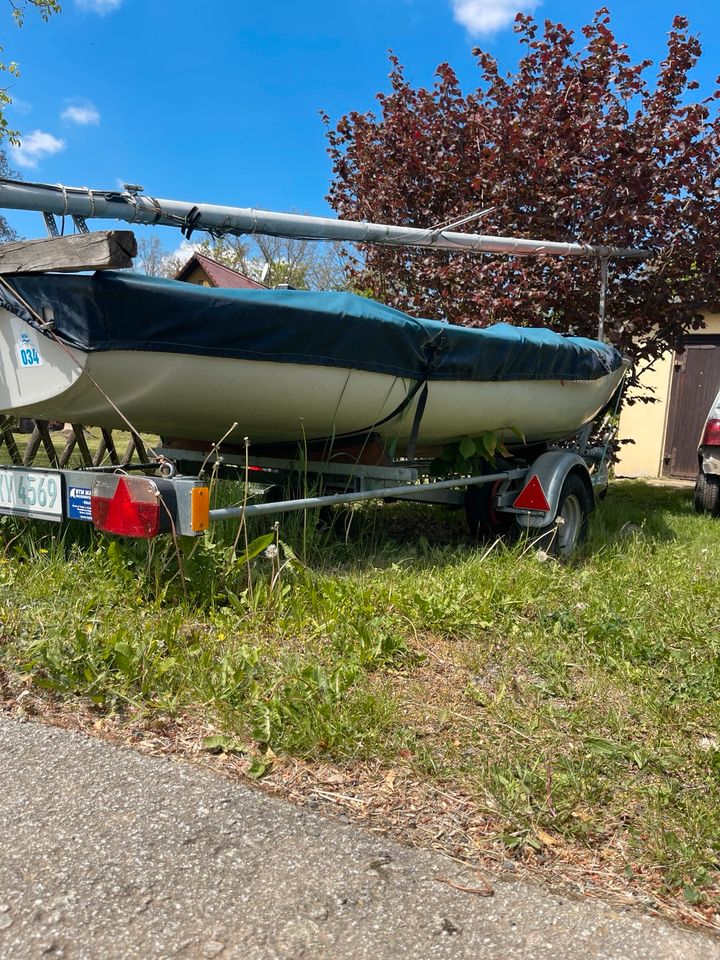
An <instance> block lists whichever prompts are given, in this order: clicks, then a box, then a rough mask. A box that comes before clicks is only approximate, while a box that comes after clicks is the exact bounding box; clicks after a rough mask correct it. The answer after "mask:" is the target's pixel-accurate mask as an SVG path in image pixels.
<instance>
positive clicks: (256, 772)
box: [248, 757, 272, 780]
mask: <svg viewBox="0 0 720 960" xmlns="http://www.w3.org/2000/svg"><path fill="white" fill-rule="evenodd" d="M271 770H272V760H270V759H268V758H267V757H253V758H252V763H251V764H250V766H249V767H248V776H249V777H253V778H254V779H256V780H260V778H261V777H265V776H267V774H268V773H270V771H271Z"/></svg>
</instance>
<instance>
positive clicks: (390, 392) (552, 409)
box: [0, 308, 624, 451]
mask: <svg viewBox="0 0 720 960" xmlns="http://www.w3.org/2000/svg"><path fill="white" fill-rule="evenodd" d="M27 341H29V343H28V342H27ZM23 343H25V349H27V348H28V347H29V348H30V349H34V350H35V351H36V352H37V357H38V361H39V362H38V363H34V361H33V362H32V363H31V364H30V365H25V364H24V363H23V359H22V357H21V349H22V347H21V344H23ZM26 356H27V355H26ZM623 374H624V369H623V368H621V369H618V370H615V371H613V372H612V373H610V374H608V375H606V376H604V377H600V378H598V379H594V380H587V381H569V380H567V381H566V380H531V381H518V380H516V381H504V382H478V381H440V380H434V381H432V382H430V383H429V384H428V395H427V402H426V406H425V410H424V413H423V416H422V419H421V422H420V427H419V432H418V445H419V446H421V447H426V448H428V447H438V446H441V445H442V444H445V443H449V442H452V441H454V440H458V439H461V438H462V437H465V436H476V435H478V434H480V433H482V432H484V431H486V430H495V431H499V432H501V433H503V434H504V438H505V441H506V442H507V443H508V444H509V445H514V444H517V443H518V438H517V435H516V433H515V431H519V432H520V433H522V434H523V436H524V438H525V441H526V442H527V443H534V442H538V441H552V440H558V439H561V438H563V437H568V436H571V435H572V434H574V433H575V432H577V431H578V430H579V429H580V428H581V427H582V426H583V425H584V424H585V423H587V422H588V421H590V420H591V419H592V418H593V417H594V416H595V415H596V414H597V412H598V411H599V410H600V409H601V408H602V407H603V406H604V404H605V403H606V402H607V400H608V398H609V397H610V396H611V395H612V393H613V391H614V390H615V388H616V387H617V385H618V384H619V382H620V380H621V379H622V376H623ZM93 381H94V382H93ZM415 383H416V381H413V380H408V379H403V378H400V377H396V376H392V375H388V374H383V373H375V372H368V371H363V370H348V369H344V368H340V367H332V366H316V365H302V364H297V363H278V362H265V361H257V360H243V359H232V358H224V357H206V356H196V355H190V354H180V353H161V352H143V351H140V350H132V351H131V350H117V351H115V350H113V351H103V352H100V351H98V352H91V353H84V352H82V351H78V350H73V349H71V348H66V347H64V346H62V345H61V344H59V343H57V342H56V341H55V340H53V339H51V338H49V337H47V336H44V335H42V334H40V333H38V332H37V331H36V330H34V329H33V328H31V327H30V326H29V325H28V324H27V323H25V322H24V321H23V320H21V319H19V318H18V317H16V316H14V315H13V314H11V313H9V312H8V311H6V310H4V309H2V308H0V411H2V412H3V413H6V414H13V415H15V416H23V417H32V418H36V419H55V420H63V421H68V422H72V423H83V424H88V425H91V426H98V427H108V428H121V429H127V422H126V421H125V420H123V418H122V417H121V416H120V415H119V414H118V413H117V412H116V410H115V409H114V407H113V405H112V404H114V405H115V406H116V407H117V408H118V409H119V410H120V411H122V413H123V414H124V416H125V417H126V418H127V421H129V422H130V423H131V424H132V425H133V426H134V427H135V428H136V429H137V430H139V431H142V432H146V433H156V434H159V435H161V436H165V437H182V438H187V439H195V440H201V441H219V440H220V439H221V438H222V437H224V436H225V435H226V434H228V431H231V432H230V434H229V436H228V438H227V439H228V442H235V443H237V442H242V440H243V438H244V437H248V438H249V439H250V442H251V443H253V444H267V443H281V442H287V441H295V440H303V439H307V440H312V439H319V438H325V437H329V436H334V437H337V436H340V435H346V434H356V433H358V432H359V431H360V432H367V431H368V430H369V429H372V430H374V431H375V432H377V433H379V434H380V435H382V436H385V437H387V438H388V440H393V439H396V440H397V441H398V443H397V449H398V451H402V449H403V446H404V445H405V444H406V443H407V440H408V438H409V437H410V434H411V432H412V426H413V420H414V415H415V409H416V406H417V403H418V397H419V393H417V394H416V395H415V397H414V399H413V400H412V401H411V402H410V403H409V404H408V405H407V406H406V407H405V408H404V409H403V410H402V412H401V413H399V414H398V415H396V416H394V417H392V418H391V419H389V420H386V419H385V418H387V417H388V416H390V415H392V413H393V411H396V410H397V409H398V408H399V407H400V406H401V404H402V402H403V400H404V398H405V397H407V395H408V393H409V392H410V390H411V389H412V388H413V386H414V385H415ZM98 387H100V388H101V389H102V392H101V390H99V389H98ZM103 394H105V395H106V396H107V397H108V398H109V399H110V400H112V404H110V403H109V402H108V399H107V398H106V396H104V395H103ZM233 424H235V426H233Z"/></svg>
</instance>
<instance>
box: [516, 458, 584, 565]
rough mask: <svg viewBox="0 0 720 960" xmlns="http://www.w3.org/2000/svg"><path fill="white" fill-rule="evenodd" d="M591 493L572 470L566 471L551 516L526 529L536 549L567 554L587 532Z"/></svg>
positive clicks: (556, 555) (566, 555) (555, 553)
mask: <svg viewBox="0 0 720 960" xmlns="http://www.w3.org/2000/svg"><path fill="white" fill-rule="evenodd" d="M592 508H593V500H592V494H591V493H590V491H589V490H588V488H587V486H586V485H585V484H584V483H583V481H582V480H581V478H580V477H579V476H578V475H577V474H576V473H569V474H568V475H567V477H566V478H565V483H564V484H563V486H562V490H561V491H560V497H559V498H558V506H557V512H556V513H555V517H554V519H553V520H552V521H551V522H550V523H548V524H547V526H544V527H538V528H536V529H532V528H530V529H529V530H527V534H528V536H529V537H530V538H532V540H533V541H534V543H535V544H536V546H537V547H538V548H539V549H540V550H544V551H545V552H546V553H548V554H550V556H553V557H569V556H570V554H571V553H572V552H573V551H574V550H575V549H576V547H578V546H579V545H580V544H581V543H582V542H583V541H584V540H585V537H586V535H587V524H588V517H589V516H590V513H591V511H592Z"/></svg>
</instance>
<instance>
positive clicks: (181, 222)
mask: <svg viewBox="0 0 720 960" xmlns="http://www.w3.org/2000/svg"><path fill="white" fill-rule="evenodd" d="M141 189H142V188H140V187H132V186H130V185H126V189H125V190H91V189H90V188H88V187H67V186H64V185H63V184H49V183H27V182H22V181H17V180H3V179H0V208H6V209H13V210H37V211H40V212H41V213H43V214H45V217H46V220H48V221H49V224H50V225H51V229H52V226H53V225H54V219H53V217H54V216H72V217H73V218H74V219H75V220H76V222H78V223H79V225H80V229H83V227H84V221H85V220H86V219H91V218H92V219H105V220H107V219H109V220H125V221H127V222H128V223H142V224H148V225H151V226H154V225H163V226H171V227H179V228H180V229H181V230H182V231H183V233H184V234H185V236H188V237H189V236H190V234H191V233H192V232H193V231H194V230H204V231H206V232H208V233H211V234H215V235H220V234H226V233H230V234H235V235H237V236H241V235H243V234H252V233H260V234H267V235H269V236H275V237H297V238H303V239H308V240H341V241H347V242H350V243H379V244H385V245H386V246H413V247H426V248H429V249H434V250H465V251H473V252H477V253H505V254H513V255H515V256H532V255H540V254H544V255H548V254H550V255H553V256H570V257H599V258H600V259H601V260H607V259H608V258H612V257H633V258H639V259H642V258H644V257H647V256H649V254H648V251H645V250H637V249H631V248H625V247H611V246H593V245H588V244H584V243H559V242H557V241H552V240H527V239H520V238H515V237H493V236H482V235H480V234H474V233H456V232H454V231H452V230H450V229H448V228H443V227H437V228H429V229H427V228H419V227H406V226H392V225H390V224H385V223H365V222H360V221H355V220H336V219H334V218H332V217H311V216H305V215H302V214H293V213H275V212H272V211H269V210H254V209H252V208H251V207H226V206H218V205H216V204H208V203H188V202H185V201H182V200H161V199H158V198H156V197H147V196H144V195H142V194H141V192H140V191H141ZM468 219H469V218H468Z"/></svg>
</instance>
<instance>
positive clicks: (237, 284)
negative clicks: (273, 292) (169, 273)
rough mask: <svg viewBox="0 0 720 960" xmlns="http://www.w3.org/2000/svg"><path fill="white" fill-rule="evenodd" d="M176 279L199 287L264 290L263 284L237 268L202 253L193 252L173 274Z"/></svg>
mask: <svg viewBox="0 0 720 960" xmlns="http://www.w3.org/2000/svg"><path fill="white" fill-rule="evenodd" d="M175 279H176V280H183V281H184V282H185V283H197V284H198V285H199V286H201V287H224V288H225V289H234V290H256V289H257V290H265V289H266V287H265V284H264V283H259V282H258V281H257V280H252V279H251V278H250V277H247V276H246V275H245V274H244V273H241V272H240V271H239V270H233V268H232V267H227V266H225V264H224V263H218V261H217V260H213V259H212V257H208V256H206V255H205V254H204V253H197V252H195V253H193V255H192V256H191V257H190V259H189V260H188V262H187V263H186V264H185V266H183V267H181V269H180V270H178V272H177V273H176V274H175Z"/></svg>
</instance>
